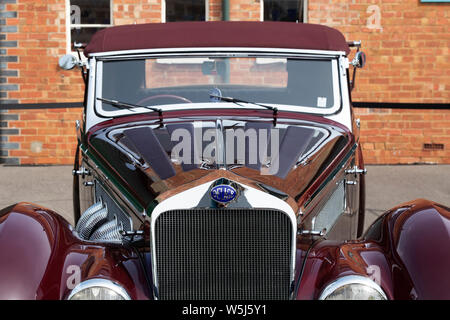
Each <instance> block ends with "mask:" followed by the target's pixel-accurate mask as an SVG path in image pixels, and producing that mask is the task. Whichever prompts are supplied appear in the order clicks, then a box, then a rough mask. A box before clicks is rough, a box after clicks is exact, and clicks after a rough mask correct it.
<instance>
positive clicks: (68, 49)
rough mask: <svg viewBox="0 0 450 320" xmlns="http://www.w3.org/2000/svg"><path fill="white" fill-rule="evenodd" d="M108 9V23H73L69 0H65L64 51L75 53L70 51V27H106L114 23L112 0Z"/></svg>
mask: <svg viewBox="0 0 450 320" xmlns="http://www.w3.org/2000/svg"><path fill="white" fill-rule="evenodd" d="M109 11H110V18H109V22H110V24H85V23H80V24H75V23H72V19H71V17H70V12H71V10H70V0H66V52H67V53H72V54H73V53H75V52H74V51H72V38H71V29H72V28H86V27H90V28H107V27H111V26H113V25H114V22H113V17H114V8H113V0H109Z"/></svg>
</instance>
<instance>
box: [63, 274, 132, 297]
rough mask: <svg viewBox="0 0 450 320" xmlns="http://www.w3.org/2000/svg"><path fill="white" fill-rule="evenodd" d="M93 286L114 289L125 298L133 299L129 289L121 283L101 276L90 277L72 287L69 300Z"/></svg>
mask: <svg viewBox="0 0 450 320" xmlns="http://www.w3.org/2000/svg"><path fill="white" fill-rule="evenodd" d="M92 287H103V288H107V289H110V290H112V291H114V292H115V293H117V294H118V295H120V296H121V297H122V298H124V299H125V300H131V297H130V296H129V294H128V293H127V291H126V290H125V289H124V288H123V287H122V286H121V285H119V284H117V283H115V282H113V281H111V280H106V279H99V278H95V279H89V280H86V281H83V282H80V283H79V284H78V285H77V286H76V287H75V288H73V289H72V291H71V292H70V294H69V296H68V297H67V300H71V299H72V297H73V296H74V295H75V294H77V293H78V292H80V291H82V290H85V289H88V288H92Z"/></svg>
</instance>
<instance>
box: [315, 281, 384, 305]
mask: <svg viewBox="0 0 450 320" xmlns="http://www.w3.org/2000/svg"><path fill="white" fill-rule="evenodd" d="M349 284H362V285H365V286H367V287H370V288H372V289H374V290H375V291H377V292H378V293H379V294H380V295H381V296H382V297H383V298H384V299H385V300H388V298H387V296H386V294H385V293H384V291H383V289H382V288H381V287H380V286H379V285H378V284H376V283H375V282H374V281H372V280H371V279H369V278H368V277H364V276H357V275H351V276H344V277H341V278H338V279H336V280H335V281H333V282H332V283H330V284H329V285H328V286H326V287H325V289H324V290H323V291H322V293H321V294H320V296H319V300H325V299H326V298H327V297H328V296H329V295H330V294H332V293H333V292H334V291H336V290H337V289H339V288H340V287H343V286H345V285H349Z"/></svg>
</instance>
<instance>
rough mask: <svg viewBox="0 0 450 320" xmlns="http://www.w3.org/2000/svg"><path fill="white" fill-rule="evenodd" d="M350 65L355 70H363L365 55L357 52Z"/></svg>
mask: <svg viewBox="0 0 450 320" xmlns="http://www.w3.org/2000/svg"><path fill="white" fill-rule="evenodd" d="M352 65H353V66H354V67H355V68H364V66H365V65H366V54H365V53H364V52H362V51H358V52H357V53H356V54H355V57H354V58H353V60H352Z"/></svg>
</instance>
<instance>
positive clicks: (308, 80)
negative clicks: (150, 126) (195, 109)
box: [96, 56, 339, 114]
mask: <svg viewBox="0 0 450 320" xmlns="http://www.w3.org/2000/svg"><path fill="white" fill-rule="evenodd" d="M98 66H99V67H98V82H97V98H106V99H113V100H117V101H122V102H126V103H130V104H135V105H141V106H162V105H171V104H186V103H189V104H190V103H194V104H195V103H211V102H217V101H219V100H218V99H216V98H215V97H214V96H216V97H217V96H223V97H233V98H235V99H240V100H245V101H251V102H255V103H260V104H266V105H273V106H281V105H287V106H296V107H298V108H299V111H301V110H300V108H301V107H308V108H314V109H317V110H318V111H317V112H318V113H320V109H330V108H333V107H334V106H335V105H336V104H338V102H339V95H338V88H339V86H338V84H337V81H338V80H337V79H338V77H337V62H336V60H335V59H320V60H319V59H311V58H309V59H308V58H284V57H283V58H278V57H270V58H268V57H217V56H205V57H199V56H192V57H189V56H187V57H186V56H184V57H170V58H139V59H130V60H105V61H99V62H98ZM96 106H97V108H99V109H100V111H104V112H112V111H118V110H120V114H123V113H129V112H130V110H123V108H122V109H119V107H118V106H117V105H113V104H110V103H107V102H105V100H103V101H97V103H96ZM162 109H163V110H164V108H162ZM100 113H103V112H100Z"/></svg>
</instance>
